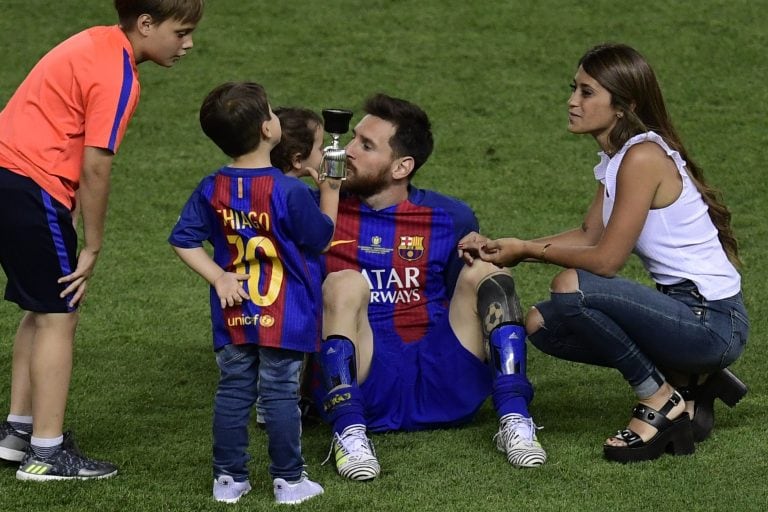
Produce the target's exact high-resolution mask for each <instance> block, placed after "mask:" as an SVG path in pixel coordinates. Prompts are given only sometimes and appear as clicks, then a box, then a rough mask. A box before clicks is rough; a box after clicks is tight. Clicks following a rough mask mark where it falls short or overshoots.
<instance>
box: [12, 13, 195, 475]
mask: <svg viewBox="0 0 768 512" xmlns="http://www.w3.org/2000/svg"><path fill="white" fill-rule="evenodd" d="M115 9H116V11H117V14H118V18H119V25H114V26H99V27H92V28H89V29H87V30H84V31H83V32H80V33H78V34H76V35H74V36H72V37H70V38H69V39H67V40H66V41H64V42H62V43H61V44H59V45H58V46H56V47H55V48H53V49H52V50H51V51H50V52H48V53H47V54H46V55H45V56H44V57H43V58H42V59H40V61H39V62H38V63H37V64H36V65H35V67H34V68H33V69H32V71H30V73H29V74H28V75H27V77H26V78H25V80H24V81H23V82H22V83H21V85H20V86H19V88H18V89H17V90H16V92H15V93H14V95H13V96H12V97H11V99H10V100H9V102H8V104H7V105H6V106H5V108H4V109H3V110H2V112H0V264H2V267H3V270H4V272H5V274H6V276H7V278H8V283H7V286H6V290H5V298H6V299H7V300H9V301H11V302H15V303H16V304H18V305H19V307H20V308H21V309H23V310H24V311H25V313H24V316H23V317H22V319H21V323H20V325H19V328H18V330H17V332H16V337H15V340H14V348H13V371H12V387H11V403H10V414H9V415H8V419H7V421H5V422H2V423H0V458H2V459H5V460H10V461H15V462H20V467H19V469H18V471H17V472H16V477H17V478H18V479H20V480H68V479H90V478H106V477H111V476H113V475H115V474H116V473H117V468H116V467H115V466H114V465H113V464H111V463H109V462H103V461H96V460H92V459H90V458H87V457H85V456H84V455H83V454H82V453H80V451H79V450H78V449H77V448H76V446H75V444H74V441H73V440H72V439H71V436H70V435H66V436H65V435H63V434H62V432H63V422H64V411H65V409H66V403H67V396H68V394H69V382H70V376H71V373H72V347H73V343H74V337H75V328H76V326H77V322H78V312H77V307H78V305H79V304H80V303H81V301H82V299H83V297H84V294H85V291H86V287H87V284H88V280H89V278H90V277H91V274H92V272H93V268H94V265H95V263H96V259H97V257H98V255H99V252H100V250H101V246H102V241H103V236H104V223H105V217H106V211H107V199H108V195H109V176H110V170H111V166H112V159H113V158H114V155H115V153H116V152H117V149H118V147H119V145H120V142H121V141H122V138H123V135H124V134H125V130H126V127H127V126H128V122H129V120H130V119H131V117H132V116H133V113H134V111H135V109H136V105H137V103H138V101H139V80H138V69H137V65H138V64H140V63H142V62H145V61H152V62H155V63H156V64H159V65H161V66H164V67H171V66H173V65H174V64H175V63H176V62H178V61H179V59H180V58H181V57H182V56H184V55H185V54H186V53H187V51H188V50H189V49H191V48H192V44H193V43H192V31H193V30H194V29H195V27H196V25H197V23H198V22H199V21H200V19H201V17H202V15H203V0H115ZM76 191H77V202H78V203H79V204H77V209H76V208H75V206H76V205H75V201H76V198H75V192H76ZM78 210H79V212H80V215H81V216H82V222H83V224H82V229H83V235H84V244H83V246H82V248H81V250H80V253H79V254H77V246H78V244H77V232H76V229H75V225H74V219H73V216H74V215H75V213H74V212H76V211H78ZM33 420H34V421H33Z"/></svg>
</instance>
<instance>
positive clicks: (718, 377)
mask: <svg viewBox="0 0 768 512" xmlns="http://www.w3.org/2000/svg"><path fill="white" fill-rule="evenodd" d="M691 381H692V382H691V384H690V385H689V386H687V387H684V388H679V389H678V391H680V394H681V395H683V398H684V399H685V400H686V401H689V400H693V402H694V405H693V419H692V420H691V426H692V427H693V440H694V441H695V442H697V443H700V442H701V441H704V440H705V439H707V438H708V437H709V435H710V434H711V433H712V428H713V427H714V426H715V398H719V399H720V400H722V401H723V403H725V405H727V406H728V407H734V406H736V404H737V403H739V400H741V399H742V398H744V396H745V395H746V394H747V386H746V384H744V383H743V382H742V381H741V380H740V379H739V378H738V377H737V376H735V375H734V374H733V372H731V371H730V370H729V369H727V368H725V369H723V370H720V371H717V372H715V373H713V374H711V375H709V377H707V379H706V380H705V381H704V382H703V383H702V384H698V383H697V381H698V376H697V375H694V376H692V377H691Z"/></svg>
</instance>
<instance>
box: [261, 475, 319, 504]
mask: <svg viewBox="0 0 768 512" xmlns="http://www.w3.org/2000/svg"><path fill="white" fill-rule="evenodd" d="M272 484H273V488H274V491H275V501H276V502H277V503H280V504H283V505H296V504H297V503H301V502H303V501H307V500H308V499H310V498H314V497H315V496H320V495H321V494H323V492H324V491H323V488H322V487H321V486H320V484H318V483H317V482H313V481H312V480H310V479H309V475H307V473H305V472H302V473H301V480H299V481H298V482H286V481H285V480H283V479H282V478H275V479H274V480H273V481H272Z"/></svg>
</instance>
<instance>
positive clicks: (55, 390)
mask: <svg viewBox="0 0 768 512" xmlns="http://www.w3.org/2000/svg"><path fill="white" fill-rule="evenodd" d="M31 316H32V321H33V322H34V328H33V329H34V336H33V341H32V347H31V349H30V350H29V351H28V350H27V349H26V348H25V347H16V345H15V344H14V364H13V368H14V376H16V372H17V369H20V370H21V373H22V376H23V373H24V372H23V366H24V365H25V364H28V365H29V366H28V368H29V370H28V371H29V378H30V380H29V382H30V384H31V387H32V395H31V396H32V416H33V418H34V425H33V433H32V435H33V437H37V438H46V439H48V438H55V437H57V436H60V435H61V434H62V429H63V425H64V411H65V410H66V407H67V396H68V394H69V381H70V377H71V375H72V347H73V344H74V338H75V327H76V326H77V320H78V314H77V313H31ZM26 319H27V317H25V320H24V321H22V322H23V323H24V322H25V321H26ZM17 341H24V342H26V341H27V340H19V339H18V337H17ZM19 349H20V350H19ZM26 356H29V360H28V361H25V359H26ZM17 357H19V359H20V360H17ZM18 381H22V382H23V379H22V378H19V379H18ZM16 384H17V379H16V378H14V385H16ZM18 393H19V391H18V390H14V391H13V393H12V396H13V397H14V398H15V397H16V396H17V394H18ZM33 444H34V443H33Z"/></svg>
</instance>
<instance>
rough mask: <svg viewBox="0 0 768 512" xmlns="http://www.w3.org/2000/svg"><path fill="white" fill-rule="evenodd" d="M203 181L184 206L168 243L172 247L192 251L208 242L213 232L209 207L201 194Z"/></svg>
mask: <svg viewBox="0 0 768 512" xmlns="http://www.w3.org/2000/svg"><path fill="white" fill-rule="evenodd" d="M205 182H206V180H204V181H203V182H202V183H201V184H200V185H199V186H198V187H197V189H195V191H194V192H193V193H192V195H191V196H190V197H189V199H188V200H187V202H186V204H184V208H182V210H181V215H179V220H177V221H176V225H175V226H174V227H173V229H172V230H171V235H170V236H169V237H168V242H169V243H170V244H171V245H173V246H174V247H180V248H182V249H194V248H195V247H201V246H202V245H203V242H205V241H206V240H210V238H211V234H212V232H213V226H212V223H213V219H212V218H211V206H210V203H209V202H208V200H207V198H206V197H205V195H204V193H203V186H204V184H205Z"/></svg>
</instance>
